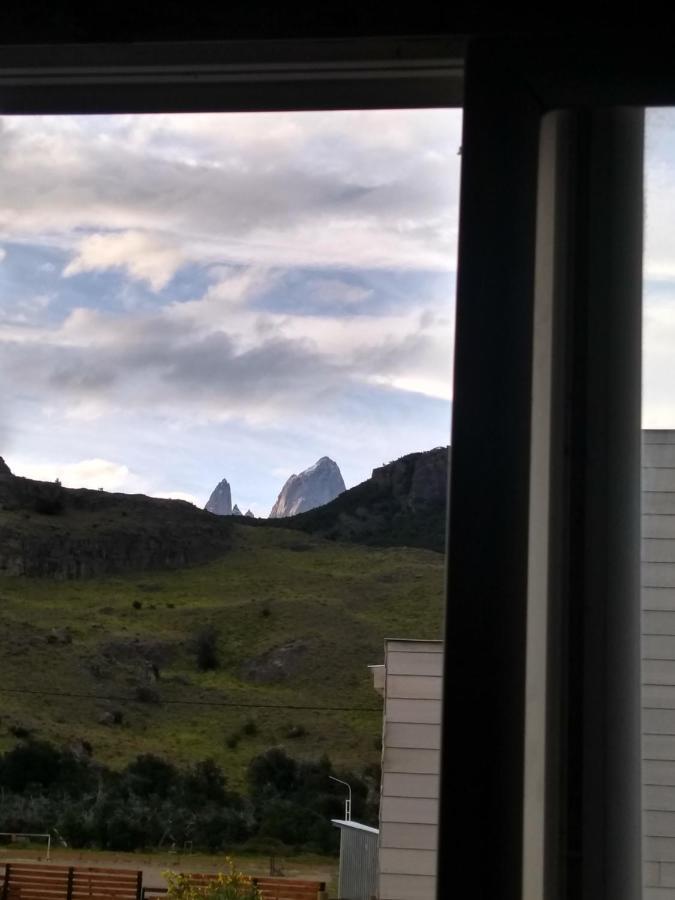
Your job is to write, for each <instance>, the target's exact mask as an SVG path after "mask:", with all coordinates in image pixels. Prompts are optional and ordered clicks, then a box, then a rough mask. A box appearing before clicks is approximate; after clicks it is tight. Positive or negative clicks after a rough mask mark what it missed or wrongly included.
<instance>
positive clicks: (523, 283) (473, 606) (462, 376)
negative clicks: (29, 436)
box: [438, 43, 540, 900]
mask: <svg viewBox="0 0 675 900" xmlns="http://www.w3.org/2000/svg"><path fill="white" fill-rule="evenodd" d="M539 120H540V107H539V104H538V102H537V100H536V98H535V97H534V96H533V95H532V94H531V93H530V91H529V90H528V89H527V87H526V86H525V85H524V84H522V83H520V82H519V81H518V80H517V79H515V78H514V77H513V75H512V73H511V66H510V64H509V60H508V59H507V58H506V57H502V56H501V54H500V53H499V52H496V50H495V48H494V47H493V46H492V45H490V44H489V43H488V44H485V45H482V44H480V45H477V46H473V47H472V48H470V50H469V55H468V60H467V69H466V91H465V104H464V135H463V142H462V146H463V154H462V155H463V167H462V182H461V205H460V245H459V272H458V297H457V331H456V335H457V336H456V353H455V375H454V400H453V427H452V470H451V484H450V493H451V497H452V503H451V506H450V512H449V529H448V531H449V542H448V555H447V560H448V600H447V617H446V625H445V670H444V698H443V749H442V762H441V767H442V772H441V811H440V833H439V868H438V876H439V880H438V897H439V898H450V897H459V896H464V894H466V895H467V896H469V894H470V896H471V897H473V898H475V900H479V898H485V900H495V898H497V897H498V898H499V900H520V898H521V880H522V879H521V875H522V833H523V755H524V727H525V716H524V706H525V649H526V629H527V622H526V611H527V604H526V601H527V568H528V485H529V458H530V387H531V371H532V319H533V282H534V259H535V219H536V198H537V159H538V139H539Z"/></svg>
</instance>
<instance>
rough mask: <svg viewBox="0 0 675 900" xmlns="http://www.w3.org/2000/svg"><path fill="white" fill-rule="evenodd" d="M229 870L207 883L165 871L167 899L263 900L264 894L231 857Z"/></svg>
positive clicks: (228, 863)
mask: <svg viewBox="0 0 675 900" xmlns="http://www.w3.org/2000/svg"><path fill="white" fill-rule="evenodd" d="M226 862H227V867H228V871H227V872H226V873H223V872H221V873H219V874H218V875H216V876H215V877H214V879H213V881H209V882H207V883H206V884H195V883H194V882H193V881H192V880H191V878H190V876H189V875H177V874H176V873H175V872H164V877H165V878H166V880H167V883H168V885H169V888H168V891H167V895H166V896H167V900H262V894H261V893H260V891H259V890H258V888H257V887H256V886H255V885H254V884H253V882H252V881H251V879H250V878H249V876H248V875H244V874H243V873H242V872H237V870H236V869H235V867H234V863H233V861H232V860H231V859H229V858H228V859H227V860H226Z"/></svg>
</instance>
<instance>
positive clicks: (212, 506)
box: [204, 478, 232, 516]
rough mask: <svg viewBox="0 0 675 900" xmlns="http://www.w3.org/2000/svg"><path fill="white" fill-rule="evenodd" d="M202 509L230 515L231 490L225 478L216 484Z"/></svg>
mask: <svg viewBox="0 0 675 900" xmlns="http://www.w3.org/2000/svg"><path fill="white" fill-rule="evenodd" d="M204 509H205V510H206V511H207V512H210V513H213V514H214V515H216V516H231V515H232V491H231V490H230V485H229V483H228V481H227V479H225V478H223V480H222V481H221V482H220V484H218V485H217V486H216V488H215V489H214V491H213V493H212V494H211V496H210V497H209V500H208V503H207V504H206V506H205V507H204Z"/></svg>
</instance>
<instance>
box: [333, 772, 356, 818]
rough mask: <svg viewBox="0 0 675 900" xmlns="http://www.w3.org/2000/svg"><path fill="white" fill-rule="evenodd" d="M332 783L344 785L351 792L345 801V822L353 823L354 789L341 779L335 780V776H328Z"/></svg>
mask: <svg viewBox="0 0 675 900" xmlns="http://www.w3.org/2000/svg"><path fill="white" fill-rule="evenodd" d="M328 777H329V778H330V780H331V781H337V783H338V784H344V786H345V787H346V788H347V790H348V791H349V794H348V796H347V799H346V800H345V822H351V820H352V788H351V785H349V784H348V783H347V782H346V781H342V780H341V779H339V778H335V777H334V776H333V775H329V776H328Z"/></svg>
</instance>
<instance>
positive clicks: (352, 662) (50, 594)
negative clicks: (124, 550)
mask: <svg viewBox="0 0 675 900" xmlns="http://www.w3.org/2000/svg"><path fill="white" fill-rule="evenodd" d="M228 542H229V541H228ZM442 585H443V557H442V556H441V555H439V554H438V553H434V552H431V551H427V550H421V549H417V550H416V549H406V548H381V547H369V546H361V545H358V544H347V543H338V542H334V541H329V540H323V539H321V538H317V537H313V536H311V535H306V534H302V533H298V532H297V531H288V530H283V529H278V528H266V527H257V528H250V527H246V525H245V524H244V525H233V526H232V529H231V545H230V549H229V550H228V552H227V554H226V555H224V556H222V557H221V558H220V559H219V560H217V561H215V562H210V563H207V564H204V565H201V566H195V567H189V568H182V569H178V570H174V571H156V572H143V573H140V574H123V575H109V576H106V577H101V578H98V579H82V580H53V579H49V578H31V577H26V576H15V577H10V576H4V577H2V578H1V579H0V615H1V616H2V624H3V628H2V630H1V631H0V750H2V749H7V748H8V747H10V746H12V745H13V744H14V743H16V742H17V740H18V739H20V738H21V737H22V736H26V735H27V734H30V735H32V736H34V737H37V738H42V739H46V740H49V741H53V742H55V743H57V744H71V745H78V743H80V742H89V743H90V744H91V747H92V749H93V753H94V755H95V757H96V758H97V759H100V760H101V761H102V762H106V763H108V764H110V765H113V766H117V767H119V766H121V765H122V764H123V763H125V762H127V761H128V760H129V759H131V758H132V757H135V756H136V755H138V754H139V753H146V752H152V753H158V754H162V755H165V756H167V757H169V758H171V759H173V760H174V761H176V762H187V761H193V760H197V759H202V758H205V757H207V756H212V757H214V758H215V759H216V761H217V762H218V763H219V764H220V765H221V766H222V767H223V769H224V771H225V772H226V774H227V775H228V776H229V778H230V783H231V784H232V785H233V786H237V785H238V784H240V783H241V780H242V777H243V772H244V768H245V766H246V764H247V763H248V761H249V760H250V759H251V757H253V756H255V755H257V754H259V753H260V752H261V751H263V750H265V749H266V748H268V747H270V746H274V745H282V746H285V747H286V749H287V750H288V752H289V753H291V754H293V755H294V756H307V757H315V756H318V755H320V754H322V753H328V754H329V755H330V757H331V759H333V760H334V761H335V762H336V763H338V764H340V765H344V766H347V767H350V768H356V769H360V768H362V767H363V766H364V765H366V764H367V763H369V762H373V761H376V760H377V758H378V757H379V752H378V739H379V736H380V733H381V713H380V708H381V702H380V698H379V697H378V695H377V694H376V693H375V692H374V691H373V689H372V686H371V679H370V673H369V672H368V669H367V666H368V665H369V664H373V663H379V662H381V661H382V645H383V640H384V638H385V637H401V636H405V637H414V638H438V637H439V636H440V624H441V606H442V603H441V597H442ZM199 634H201V646H202V650H204V648H206V650H207V651H209V652H210V650H211V648H210V646H209V642H210V641H211V640H212V638H213V636H214V635H215V641H214V643H215V653H216V656H217V661H218V667H217V668H215V669H213V670H207V671H202V670H200V668H199V666H198V662H197V651H196V646H197V645H196V643H195V639H196V638H197V636H198V635H199ZM207 656H208V653H207ZM206 661H207V662H208V659H207V660H206ZM203 662H204V658H202V663H203ZM14 692H16V693H14ZM61 695H65V696H61ZM182 701H187V702H182ZM270 706H272V707H277V708H271V709H270V708H265V707H270ZM279 707H307V709H282V708H279ZM328 707H346V708H347V709H346V710H335V709H333V710H330V709H326V708H328Z"/></svg>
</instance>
